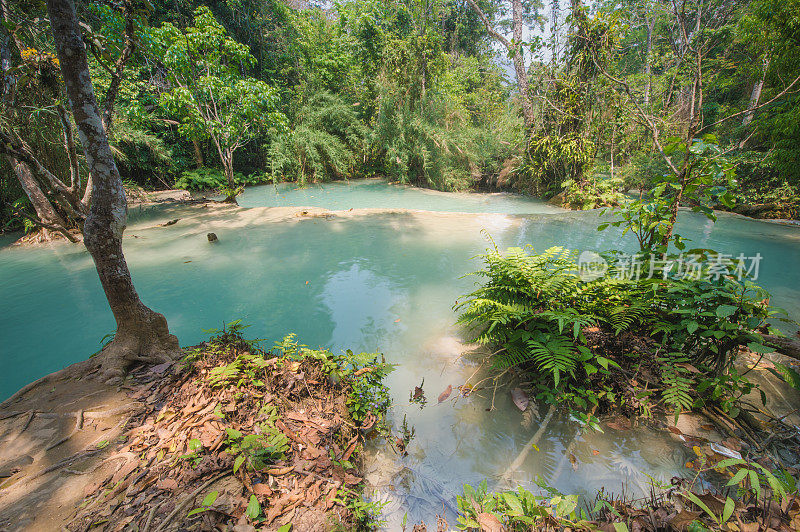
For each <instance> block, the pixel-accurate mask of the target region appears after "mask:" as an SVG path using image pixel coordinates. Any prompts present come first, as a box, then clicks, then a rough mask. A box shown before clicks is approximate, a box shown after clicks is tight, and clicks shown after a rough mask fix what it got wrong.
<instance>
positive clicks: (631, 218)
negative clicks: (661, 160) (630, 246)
mask: <svg viewBox="0 0 800 532" xmlns="http://www.w3.org/2000/svg"><path fill="white" fill-rule="evenodd" d="M716 140H717V139H716V137H715V136H714V135H705V136H704V137H703V139H694V141H693V142H692V145H691V146H690V147H688V152H687V153H688V154H689V155H688V157H689V163H688V167H687V170H686V171H685V172H684V173H682V174H681V175H677V176H676V175H674V174H665V175H664V176H663V178H662V179H661V180H660V182H659V183H658V184H657V185H656V186H655V187H654V188H653V189H652V190H651V191H650V193H649V194H648V195H647V196H643V197H640V198H637V199H633V200H630V201H627V202H624V203H622V204H621V205H620V206H617V207H614V208H612V209H609V210H611V211H612V212H613V213H614V214H616V216H617V218H616V220H614V221H613V222H610V223H604V224H601V225H600V226H599V227H598V230H603V229H605V228H607V227H608V226H609V225H612V226H614V227H622V228H623V234H625V233H628V232H630V233H632V234H633V235H634V236H635V237H636V240H637V241H638V243H639V248H640V249H641V251H643V252H648V253H666V252H667V250H668V246H669V245H670V244H673V245H674V246H675V247H676V248H678V249H679V250H683V249H685V246H686V244H685V241H684V239H683V238H682V237H681V236H680V235H679V234H676V233H675V232H674V228H675V223H676V221H677V210H678V206H679V205H680V204H681V202H687V203H689V204H690V205H691V209H692V210H693V211H694V212H697V213H700V214H702V215H703V216H705V217H706V218H708V219H709V220H712V221H716V219H717V216H716V214H715V213H714V211H713V209H712V207H713V206H715V205H716V204H718V203H722V204H723V205H725V206H727V207H729V208H730V207H733V194H732V190H733V189H734V188H735V187H736V179H735V170H734V167H733V165H732V164H731V163H730V162H729V161H728V160H726V159H725V158H724V157H723V156H722V150H721V148H720V147H719V146H718V145H717V144H716ZM686 149H687V147H686V144H685V143H683V142H682V141H681V140H680V139H677V138H673V139H671V142H670V144H669V145H668V146H667V148H666V152H667V154H674V153H681V152H683V151H684V150H686Z"/></svg>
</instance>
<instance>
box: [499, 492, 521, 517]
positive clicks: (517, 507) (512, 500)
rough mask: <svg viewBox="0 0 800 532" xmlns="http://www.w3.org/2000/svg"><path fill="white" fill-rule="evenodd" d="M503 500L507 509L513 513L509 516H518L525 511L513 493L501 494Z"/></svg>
mask: <svg viewBox="0 0 800 532" xmlns="http://www.w3.org/2000/svg"><path fill="white" fill-rule="evenodd" d="M503 499H505V501H506V504H507V505H508V507H509V508H511V511H512V512H514V513H513V514H511V515H515V516H519V515H523V514H524V513H525V511H524V510H523V509H522V503H521V502H520V501H519V499H518V498H517V496H516V495H514V494H513V493H503Z"/></svg>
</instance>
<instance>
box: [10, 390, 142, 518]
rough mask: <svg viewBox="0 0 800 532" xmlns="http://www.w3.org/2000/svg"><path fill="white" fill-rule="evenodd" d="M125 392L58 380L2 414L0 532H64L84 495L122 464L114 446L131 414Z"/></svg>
mask: <svg viewBox="0 0 800 532" xmlns="http://www.w3.org/2000/svg"><path fill="white" fill-rule="evenodd" d="M132 390H133V388H132V386H131V385H130V384H128V385H123V386H113V387H112V386H108V385H106V384H102V383H100V382H97V381H94V380H92V379H89V378H86V379H81V380H75V379H60V380H55V381H51V382H45V383H43V384H41V385H39V386H36V387H34V388H33V389H32V390H30V391H28V393H26V394H25V395H23V396H22V397H20V398H19V399H18V400H16V401H14V402H12V403H10V404H3V405H2V409H0V529H2V530H37V531H38V530H42V531H44V530H61V528H62V526H63V525H64V523H66V522H67V521H68V519H69V517H70V515H71V514H73V513H74V512H75V508H76V507H77V506H78V504H80V502H81V501H82V500H83V498H84V496H85V494H86V493H87V492H88V491H90V490H89V488H92V489H93V488H94V486H98V485H100V483H101V482H102V481H103V480H104V479H106V478H108V476H109V475H113V474H114V472H115V471H116V470H117V468H118V466H119V462H120V460H121V459H123V458H124V457H119V459H117V458H116V457H114V453H115V452H116V451H115V450H116V448H117V445H116V444H115V442H116V441H117V440H118V439H119V438H120V436H121V435H122V432H123V426H124V424H125V422H126V421H127V420H128V418H129V417H130V416H131V415H132V413H134V412H136V410H137V409H139V408H141V407H142V406H143V405H142V404H141V403H137V402H134V401H132V400H131V398H130V397H129V394H130V393H131V392H132Z"/></svg>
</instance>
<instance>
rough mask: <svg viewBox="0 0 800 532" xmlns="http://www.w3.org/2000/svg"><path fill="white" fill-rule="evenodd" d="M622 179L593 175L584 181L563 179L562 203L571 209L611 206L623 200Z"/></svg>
mask: <svg viewBox="0 0 800 532" xmlns="http://www.w3.org/2000/svg"><path fill="white" fill-rule="evenodd" d="M621 188H622V179H620V178H618V177H615V178H610V177H608V178H602V177H599V176H598V177H595V178H593V179H590V180H588V181H587V182H585V183H578V182H576V181H573V180H572V179H567V180H566V181H564V203H565V204H566V205H567V206H569V207H570V208H572V209H580V210H587V209H596V208H598V207H611V206H614V205H618V204H619V203H620V202H621V201H622V200H623V197H624V196H623V194H622V193H621V192H620V189H621Z"/></svg>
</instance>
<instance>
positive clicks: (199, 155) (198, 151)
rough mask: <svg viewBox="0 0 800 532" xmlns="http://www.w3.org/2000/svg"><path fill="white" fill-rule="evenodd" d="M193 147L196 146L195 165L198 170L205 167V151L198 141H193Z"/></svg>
mask: <svg viewBox="0 0 800 532" xmlns="http://www.w3.org/2000/svg"><path fill="white" fill-rule="evenodd" d="M192 146H194V163H195V165H197V168H202V167H203V150H201V149H200V143H199V142H198V141H197V139H192Z"/></svg>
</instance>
